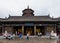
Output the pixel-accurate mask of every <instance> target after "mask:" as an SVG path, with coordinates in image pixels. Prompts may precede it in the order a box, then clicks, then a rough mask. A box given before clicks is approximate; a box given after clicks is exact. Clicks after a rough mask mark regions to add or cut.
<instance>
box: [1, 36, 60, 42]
mask: <svg viewBox="0 0 60 43" xmlns="http://www.w3.org/2000/svg"><path fill="white" fill-rule="evenodd" d="M0 43H60V40H59V39H46V38H38V37H34V38H32V37H31V38H30V39H29V40H26V38H22V39H19V38H16V39H14V40H8V39H0Z"/></svg>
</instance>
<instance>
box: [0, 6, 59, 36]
mask: <svg viewBox="0 0 60 43" xmlns="http://www.w3.org/2000/svg"><path fill="white" fill-rule="evenodd" d="M22 12H23V14H22V16H10V15H9V17H8V18H4V19H2V18H1V19H0V33H3V32H5V31H8V32H9V33H15V34H16V32H22V34H23V35H26V34H27V33H29V34H30V35H37V33H38V32H41V33H42V35H46V34H48V33H50V32H51V31H52V30H54V32H56V33H57V34H59V33H60V31H59V30H60V18H51V17H50V16H49V15H46V16H34V11H33V10H32V9H30V8H29V7H28V8H27V9H24V10H23V11H22Z"/></svg>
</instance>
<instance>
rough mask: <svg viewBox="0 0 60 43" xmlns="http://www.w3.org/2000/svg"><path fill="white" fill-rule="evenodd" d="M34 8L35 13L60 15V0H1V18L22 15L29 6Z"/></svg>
mask: <svg viewBox="0 0 60 43" xmlns="http://www.w3.org/2000/svg"><path fill="white" fill-rule="evenodd" d="M28 5H29V8H31V9H33V10H34V14H35V15H36V16H38V15H48V14H50V16H51V17H52V16H53V17H60V0H0V18H3V17H8V16H9V14H10V15H11V16H21V15H22V10H24V9H25V8H27V6H28Z"/></svg>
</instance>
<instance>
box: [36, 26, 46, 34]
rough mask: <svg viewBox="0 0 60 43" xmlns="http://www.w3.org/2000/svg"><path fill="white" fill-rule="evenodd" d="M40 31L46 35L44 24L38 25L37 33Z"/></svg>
mask: <svg viewBox="0 0 60 43" xmlns="http://www.w3.org/2000/svg"><path fill="white" fill-rule="evenodd" d="M38 32H41V33H42V35H45V29H44V26H36V34H38Z"/></svg>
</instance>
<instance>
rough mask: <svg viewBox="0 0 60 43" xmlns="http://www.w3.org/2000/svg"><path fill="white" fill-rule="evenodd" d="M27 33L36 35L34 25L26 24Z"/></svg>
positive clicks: (25, 32)
mask: <svg viewBox="0 0 60 43" xmlns="http://www.w3.org/2000/svg"><path fill="white" fill-rule="evenodd" d="M27 33H29V34H30V35H34V26H24V35H26V34H27Z"/></svg>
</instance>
